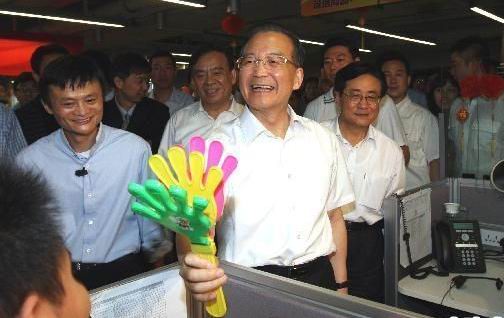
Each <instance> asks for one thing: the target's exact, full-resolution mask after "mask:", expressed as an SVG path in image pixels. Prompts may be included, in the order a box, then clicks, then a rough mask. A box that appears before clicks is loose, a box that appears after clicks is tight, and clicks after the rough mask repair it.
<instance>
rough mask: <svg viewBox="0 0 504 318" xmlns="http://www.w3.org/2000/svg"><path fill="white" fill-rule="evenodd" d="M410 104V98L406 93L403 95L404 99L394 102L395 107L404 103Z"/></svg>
mask: <svg viewBox="0 0 504 318" xmlns="http://www.w3.org/2000/svg"><path fill="white" fill-rule="evenodd" d="M409 104H411V99H410V98H409V97H408V95H406V97H404V99H403V100H402V101H400V102H399V103H397V104H396V107H402V106H404V105H409Z"/></svg>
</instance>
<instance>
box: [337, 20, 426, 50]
mask: <svg viewBox="0 0 504 318" xmlns="http://www.w3.org/2000/svg"><path fill="white" fill-rule="evenodd" d="M346 27H347V28H349V29H354V30H359V31H362V32H367V33H371V34H376V35H381V36H387V37H389V38H394V39H398V40H403V41H410V42H415V43H420V44H425V45H436V43H433V42H427V41H422V40H417V39H412V38H407V37H404V36H400V35H395V34H390V33H384V32H380V31H375V30H371V29H366V28H362V27H358V26H356V25H351V24H348V25H347V26H346Z"/></svg>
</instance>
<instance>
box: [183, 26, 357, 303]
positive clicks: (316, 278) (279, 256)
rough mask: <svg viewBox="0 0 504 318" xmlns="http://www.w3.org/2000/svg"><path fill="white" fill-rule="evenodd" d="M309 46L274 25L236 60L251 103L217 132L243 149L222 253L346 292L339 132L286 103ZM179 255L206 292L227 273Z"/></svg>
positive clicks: (234, 148) (345, 183) (196, 289)
mask: <svg viewBox="0 0 504 318" xmlns="http://www.w3.org/2000/svg"><path fill="white" fill-rule="evenodd" d="M303 55H304V52H303V48H302V46H301V45H300V43H299V40H298V38H297V37H296V36H295V35H293V34H292V33H291V32H289V31H287V30H285V29H283V28H281V27H279V26H275V25H266V26H262V27H258V28H256V29H255V30H254V31H253V32H252V36H251V38H250V39H249V41H248V42H247V44H246V45H245V46H244V48H243V50H242V54H241V57H240V58H239V59H238V61H237V66H238V68H239V85H240V90H241V92H242V94H243V97H244V99H245V101H246V102H247V106H248V107H247V108H245V110H244V111H243V113H242V114H241V115H240V117H239V118H237V119H236V120H235V121H234V122H233V123H231V124H229V125H223V126H221V129H220V132H221V133H220V134H215V135H214V136H216V137H219V138H221V140H223V141H224V143H225V144H226V150H228V151H230V152H231V153H233V154H235V155H236V156H237V157H238V168H237V169H236V171H235V173H234V174H233V175H232V176H231V177H230V179H229V180H228V183H226V188H225V192H226V200H227V202H226V207H225V210H224V214H223V217H222V219H221V220H220V223H219V224H218V226H217V238H218V246H219V257H220V259H222V260H226V261H230V262H233V263H237V264H240V265H242V266H247V267H254V268H256V269H259V270H263V271H267V272H270V273H273V274H277V275H281V276H284V277H288V278H292V279H296V280H299V281H303V282H306V283H311V284H315V285H318V286H321V287H324V288H331V289H334V290H339V291H340V292H343V293H346V292H347V289H346V288H347V273H346V230H345V224H344V221H343V217H342V214H343V213H344V211H349V210H351V209H352V207H351V206H353V201H354V196H353V191H352V187H351V184H350V181H349V179H348V174H347V172H346V168H345V165H344V159H343V157H342V155H341V151H340V149H339V146H338V141H337V140H336V136H335V135H334V134H332V133H331V132H330V131H329V130H327V129H325V128H324V127H321V126H320V125H319V124H318V123H316V122H314V121H312V120H309V119H306V118H303V117H301V116H298V115H296V114H295V113H294V111H293V110H292V108H291V107H290V106H289V105H288V100H289V97H290V95H291V93H292V91H293V90H295V89H297V88H299V86H300V85H301V82H302V80H303V69H302V63H303ZM179 246H180V245H177V247H179ZM180 252H182V251H181V250H180V249H179V253H180ZM181 263H182V270H181V275H182V277H183V278H184V279H185V281H186V286H187V287H188V289H189V290H190V291H191V292H192V293H193V294H194V296H195V297H196V299H198V300H200V301H205V300H209V299H212V298H214V297H215V293H214V290H215V289H216V288H217V287H218V286H220V285H222V284H223V283H224V282H225V281H226V276H225V275H224V272H223V271H222V269H220V268H217V267H215V266H214V265H212V264H210V263H209V262H207V261H205V260H203V259H201V258H199V257H197V256H196V255H194V254H191V253H189V254H187V255H185V256H182V255H181Z"/></svg>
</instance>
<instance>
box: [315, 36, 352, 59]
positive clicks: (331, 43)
mask: <svg viewBox="0 0 504 318" xmlns="http://www.w3.org/2000/svg"><path fill="white" fill-rule="evenodd" d="M335 46H342V47H346V48H347V49H348V51H349V52H350V54H352V57H353V59H354V60H355V59H356V58H357V57H358V56H359V49H358V48H357V46H356V45H355V44H354V43H353V42H352V41H350V40H348V39H345V38H330V39H329V40H327V41H326V42H325V44H324V46H323V47H322V51H321V53H322V58H324V55H325V54H326V52H327V50H329V49H330V48H332V47H335Z"/></svg>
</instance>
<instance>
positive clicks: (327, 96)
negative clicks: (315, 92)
mask: <svg viewBox="0 0 504 318" xmlns="http://www.w3.org/2000/svg"><path fill="white" fill-rule="evenodd" d="M323 96H324V103H325V104H328V103H334V102H335V100H334V88H333V87H331V89H329V90H328V91H327V92H326V93H324V95H323Z"/></svg>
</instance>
